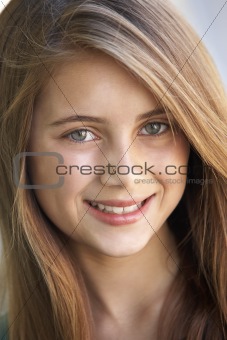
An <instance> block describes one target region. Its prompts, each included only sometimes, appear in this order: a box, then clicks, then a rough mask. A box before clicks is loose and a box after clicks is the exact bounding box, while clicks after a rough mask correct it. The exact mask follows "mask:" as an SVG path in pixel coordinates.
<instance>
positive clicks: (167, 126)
mask: <svg viewBox="0 0 227 340" xmlns="http://www.w3.org/2000/svg"><path fill="white" fill-rule="evenodd" d="M149 124H153V125H154V124H160V125H161V126H163V125H164V126H165V127H166V129H165V130H164V131H163V132H161V133H157V134H155V135H152V134H149V133H147V134H144V135H145V136H152V137H154V138H159V137H160V136H161V135H163V134H165V133H166V132H167V131H168V130H169V124H167V123H163V122H148V123H146V124H145V125H144V126H143V127H142V129H140V131H141V130H143V129H144V128H145V127H146V126H147V125H149ZM78 131H86V133H88V132H89V133H91V134H93V133H92V132H91V131H90V130H88V129H85V128H81V129H76V130H73V131H72V132H70V133H67V134H65V135H63V136H62V137H63V138H65V139H68V141H69V142H72V143H76V144H78V143H81V144H82V143H88V142H90V141H93V140H95V139H91V140H89V141H76V140H74V139H70V138H69V136H70V135H72V134H73V133H74V132H78ZM138 135H139V134H138Z"/></svg>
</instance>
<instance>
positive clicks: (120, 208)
mask: <svg viewBox="0 0 227 340" xmlns="http://www.w3.org/2000/svg"><path fill="white" fill-rule="evenodd" d="M154 197H155V194H153V195H151V196H150V197H148V198H146V199H144V200H134V201H119V200H111V201H110V200H108V201H89V200H85V201H84V202H85V204H86V205H87V206H88V207H89V209H88V213H89V214H90V215H91V216H93V217H95V218H96V219H98V220H100V221H101V222H104V223H105V224H108V225H115V226H119V225H126V224H130V223H134V222H136V221H138V220H139V219H140V218H142V217H143V216H144V213H145V212H146V211H147V210H148V209H149V206H150V203H151V201H153V198H154ZM135 202H136V204H135ZM103 203H105V204H103ZM107 203H108V204H109V205H108V204H107ZM110 204H111V205H110Z"/></svg>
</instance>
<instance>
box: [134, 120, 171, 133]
mask: <svg viewBox="0 0 227 340" xmlns="http://www.w3.org/2000/svg"><path fill="white" fill-rule="evenodd" d="M168 129H169V125H168V124H165V123H159V122H152V123H148V124H146V125H145V126H144V127H143V128H142V129H141V130H140V132H141V131H143V130H145V133H143V134H145V135H152V136H156V135H157V136H158V135H161V134H162V133H164V132H165V131H166V130H168Z"/></svg>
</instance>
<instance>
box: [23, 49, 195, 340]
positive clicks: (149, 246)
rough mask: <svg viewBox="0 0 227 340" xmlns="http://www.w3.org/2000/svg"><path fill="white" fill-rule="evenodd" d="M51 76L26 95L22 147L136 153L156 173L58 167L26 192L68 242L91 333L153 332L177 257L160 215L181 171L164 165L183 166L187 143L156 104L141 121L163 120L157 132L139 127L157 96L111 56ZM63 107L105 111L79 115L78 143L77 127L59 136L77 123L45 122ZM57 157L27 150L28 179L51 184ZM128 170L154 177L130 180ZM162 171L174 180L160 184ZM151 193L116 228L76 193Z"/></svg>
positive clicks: (130, 161)
mask: <svg viewBox="0 0 227 340" xmlns="http://www.w3.org/2000/svg"><path fill="white" fill-rule="evenodd" d="M53 77H54V81H53V80H52V79H50V81H49V82H48V83H47V84H46V86H45V88H43V90H42V92H41V93H40V95H39V97H38V98H37V100H36V103H35V107H34V116H33V123H32V131H31V135H30V142H29V151H36V152H43V151H45V152H48V151H55V152H58V153H60V154H62V156H63V157H64V164H65V165H67V166H69V165H72V164H74V165H75V164H76V165H88V164H89V165H90V166H92V167H93V166H95V165H97V164H99V165H100V164H103V165H106V164H108V161H109V162H110V163H111V164H115V165H116V164H118V162H119V161H120V163H119V165H123V164H124V165H128V166H133V165H135V164H137V165H138V164H141V165H143V164H144V163H145V161H146V162H147V163H149V164H150V165H155V172H156V174H155V175H153V174H151V173H147V174H146V175H145V174H141V175H133V174H132V173H130V174H128V175H127V176H125V175H118V176H117V175H113V176H111V177H110V176H109V174H107V173H105V174H103V175H95V174H94V173H92V174H90V175H82V174H80V173H79V172H78V171H75V172H73V174H72V175H66V176H64V185H63V186H61V187H60V188H57V189H46V190H35V191H34V192H35V195H36V197H37V200H38V202H39V204H40V207H41V209H42V210H43V211H44V212H45V214H46V215H47V216H48V217H49V218H50V219H51V220H52V222H53V223H54V224H55V225H56V226H57V228H59V229H61V230H62V231H63V232H64V233H65V234H67V235H69V236H70V242H69V245H68V247H69V249H70V251H71V252H72V254H73V258H74V259H75V263H78V264H79V266H80V268H81V270H82V272H83V275H84V278H85V283H86V286H87V289H88V296H89V299H90V305H91V312H92V315H93V320H94V325H95V326H94V327H95V337H96V338H97V339H106V338H107V337H108V339H116V338H117V339H126V338H128V339H129V338H130V339H148V338H151V336H152V339H155V332H156V325H157V319H158V315H159V312H160V309H161V306H162V304H163V301H164V299H165V297H166V294H167V292H168V291H169V288H170V285H171V283H172V282H173V280H174V278H175V276H176V273H177V271H178V261H179V260H178V255H177V251H176V244H175V239H174V236H173V235H172V233H171V232H170V230H169V228H168V223H167V218H168V217H169V215H170V214H171V212H172V211H173V210H174V209H175V207H176V206H177V204H178V203H179V201H180V199H181V197H182V195H183V192H184V189H185V181H186V176H185V175H181V174H179V173H176V174H174V175H167V174H165V173H164V172H163V169H165V166H166V165H175V166H176V167H177V168H178V166H180V165H186V164H187V162H188V157H189V150H190V148H189V143H188V141H187V140H186V138H185V137H184V135H183V133H182V132H181V131H180V130H179V129H178V130H177V132H176V134H175V138H173V135H172V132H171V129H170V128H169V127H168V125H165V124H168V119H167V116H166V114H165V113H162V114H158V115H154V116H151V118H150V120H149V122H150V123H155V122H159V123H160V124H163V125H159V127H160V128H161V127H162V130H163V131H164V132H163V133H160V135H159V136H158V137H157V136H154V135H151V134H149V133H148V132H147V130H146V129H145V126H146V124H148V121H147V120H146V119H142V120H140V121H138V122H136V118H137V117H138V116H139V115H140V114H141V113H145V112H148V111H151V110H153V109H155V108H156V106H157V101H156V99H155V97H154V96H153V95H152V94H151V92H150V91H148V90H147V89H146V88H145V87H144V86H143V85H142V84H141V83H139V82H138V80H136V79H135V78H134V77H133V76H132V75H131V74H130V73H128V72H127V71H126V70H125V69H123V68H122V67H121V65H120V64H119V63H117V62H116V61H115V60H113V59H112V58H111V57H108V56H106V55H104V54H101V53H93V54H92V55H89V56H88V55H86V54H84V56H83V58H79V59H77V60H75V61H72V62H70V63H65V64H62V65H61V66H60V67H58V69H57V71H56V72H55V74H54V75H53ZM56 84H57V85H56ZM72 107H73V109H74V110H75V111H76V113H77V114H80V115H89V116H92V117H101V118H106V120H107V122H106V123H105V124H99V123H94V122H84V125H85V126H86V128H87V129H89V131H90V132H91V133H92V135H89V134H88V136H87V137H86V138H87V139H86V140H87V141H86V142H85V143H76V142H75V140H74V141H73V136H74V138H78V135H73V136H72V135H70V136H69V135H68V137H62V136H63V135H66V134H67V133H68V134H69V133H72V132H73V131H75V130H76V129H81V128H84V125H83V124H82V123H81V122H68V123H66V124H64V125H59V126H51V125H50V124H51V123H53V122H54V121H56V120H58V119H61V118H64V117H66V116H69V115H71V114H73V113H74V114H75V112H73V110H72ZM162 130H160V131H162ZM148 131H150V130H148ZM75 136H76V137H75ZM92 138H93V139H95V142H96V143H95V142H94V140H92ZM131 144H132V145H131ZM130 145H131V146H130ZM129 146H130V148H129ZM100 150H101V151H100ZM104 155H105V156H104ZM57 164H58V162H57V160H56V159H55V158H54V157H44V156H43V157H41V156H40V157H32V158H30V159H29V173H30V178H31V181H32V183H34V184H44V183H45V184H53V183H56V182H57V181H58V175H57V174H56V165H57ZM159 172H161V174H159ZM109 177H110V178H109ZM108 178H109V180H108V182H107V183H106V181H107V179H108ZM135 179H137V180H139V179H140V180H141V179H149V180H151V179H152V180H156V182H154V183H149V184H148V183H144V184H142V183H140V184H137V183H135V181H134V180H135ZM166 179H175V180H178V181H179V183H177V184H173V183H167V182H165V180H166ZM105 183H106V184H105ZM104 184H105V186H104ZM154 193H155V198H154V200H153V202H152V204H151V205H150V208H149V210H148V211H147V213H146V214H145V216H142V218H141V219H140V220H139V221H137V222H135V223H132V224H128V225H123V226H120V227H116V226H111V225H107V224H105V223H104V222H101V221H99V220H97V219H96V218H94V217H93V216H92V215H90V213H89V211H87V207H86V206H85V205H84V202H83V200H84V199H89V200H92V199H96V200H107V199H120V200H130V199H137V198H142V199H144V198H146V197H149V196H150V195H152V194H154ZM179 228H180V226H179ZM169 253H171V256H169Z"/></svg>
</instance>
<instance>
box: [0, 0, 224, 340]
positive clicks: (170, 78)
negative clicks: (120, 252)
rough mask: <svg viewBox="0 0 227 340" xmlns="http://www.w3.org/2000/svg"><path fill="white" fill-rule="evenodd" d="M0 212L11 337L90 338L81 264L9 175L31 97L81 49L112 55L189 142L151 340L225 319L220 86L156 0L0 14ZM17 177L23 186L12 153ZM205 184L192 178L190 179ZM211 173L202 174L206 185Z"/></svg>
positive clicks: (206, 60) (212, 334) (192, 40)
mask: <svg viewBox="0 0 227 340" xmlns="http://www.w3.org/2000/svg"><path fill="white" fill-rule="evenodd" d="M0 31H1V40H0V55H1V64H0V67H1V68H0V94H1V95H0V97H1V101H0V145H1V154H0V188H1V190H0V209H1V210H0V213H1V215H0V216H1V221H0V223H1V233H2V239H3V262H4V267H5V271H4V275H5V277H4V282H5V288H4V287H2V292H3V294H5V293H7V294H8V295H7V296H8V320H9V321H8V322H9V326H10V328H9V335H10V339H18V340H25V339H26V340H27V339H32V340H36V339H37V340H38V339H40V340H41V339H42V340H45V339H47V340H49V339H59V340H60V339H70V340H71V339H77V340H91V339H92V338H93V335H92V334H93V333H92V332H93V322H92V316H91V312H90V307H89V301H88V297H87V292H86V288H85V285H84V281H83V277H82V275H81V272H80V268H79V267H78V265H77V264H76V263H75V262H73V261H72V257H71V256H70V253H69V251H68V250H67V238H66V236H65V235H64V234H63V233H62V232H61V231H60V230H58V229H57V228H56V226H54V225H53V224H52V223H51V221H50V220H49V219H48V217H47V216H45V215H44V213H43V212H42V210H41V208H40V206H39V204H38V203H37V201H36V198H35V195H34V192H33V190H24V189H21V188H18V187H17V186H16V185H15V183H14V177H13V176H14V171H13V170H14V169H13V161H12V160H13V159H14V157H15V156H16V155H17V154H19V153H21V152H24V151H26V150H27V149H28V140H29V134H30V129H31V125H32V114H33V107H34V103H35V100H36V98H37V96H38V94H39V93H40V91H41V89H42V86H43V85H44V84H45V82H46V81H47V79H50V78H52V80H54V78H53V76H52V74H53V72H54V70H55V69H56V68H57V67H58V65H60V64H61V63H62V62H64V61H67V60H75V59H76V56H77V53H78V51H80V50H87V51H90V53H92V50H99V51H102V52H104V53H106V54H108V55H110V56H112V57H113V58H115V59H116V60H118V61H119V62H120V63H121V64H122V65H123V66H124V67H125V68H126V69H127V70H129V72H131V73H132V74H133V75H135V76H136V77H137V78H138V81H141V82H142V83H143V84H144V85H145V86H146V87H147V88H148V89H150V91H151V92H152V93H153V94H154V95H155V96H156V97H157V98H158V99H159V101H160V103H161V104H162V105H163V106H164V107H165V108H166V109H167V112H168V115H171V116H172V118H173V119H174V121H175V122H176V124H177V125H178V126H179V127H180V128H181V129H182V130H183V132H184V133H185V135H186V137H187V139H188V141H189V142H190V145H191V153H190V159H189V169H190V171H189V174H188V179H190V180H191V183H188V184H187V186H186V190H185V193H184V196H183V197H182V200H181V201H180V203H179V205H178V206H177V208H176V209H175V210H174V211H173V213H172V214H171V216H170V217H169V219H168V221H169V225H170V228H171V230H172V232H173V233H174V235H175V237H176V239H177V243H178V247H179V252H180V254H181V264H180V269H181V270H179V274H178V275H177V277H176V280H175V282H174V284H173V286H172V289H171V291H170V292H169V295H168V297H167V299H166V303H165V304H164V306H163V309H162V313H161V316H160V320H161V323H160V327H159V338H160V339H168V340H171V339H173V340H178V339H180V338H183V337H185V339H188V340H192V339H193V340H194V339H197V340H202V339H204V338H206V340H207V339H208V340H209V339H210V340H211V339H212V340H213V339H217V340H218V339H223V338H224V337H225V336H226V333H225V331H226V321H227V319H226V318H227V301H226V296H227V267H226V263H227V258H226V240H227V237H226V220H227V216H226V211H227V204H226V202H227V191H226V177H227V174H226V172H227V171H226V168H227V157H226V156H227V154H226V150H227V145H226V137H227V131H226V125H227V124H226V122H227V118H226V108H227V101H226V94H225V92H224V90H223V87H222V85H221V81H220V79H219V76H218V75H217V72H216V69H215V67H214V65H213V62H212V61H211V59H210V57H209V55H208V53H207V51H206V49H205V47H204V46H203V44H202V42H201V41H200V40H199V37H198V36H197V35H196V34H195V33H194V31H193V30H192V29H191V27H190V26H189V25H188V24H187V23H186V22H185V21H184V20H183V19H182V18H181V16H180V15H178V13H177V12H176V11H175V10H174V9H173V8H172V5H170V4H168V2H167V1H162V0H157V1H154V0H127V1H118V0H116V1H111V0H86V1H85V0H84V1H82V0H76V1H70V0H62V1H60V0H59V1H56V0H46V1H44V0H39V1H35V0H34V1H33V0H23V1H19V0H12V1H11V2H10V3H9V5H8V6H7V7H6V9H5V10H4V11H3V12H2V14H1V15H0ZM20 165H21V166H20V174H19V175H20V182H21V183H29V178H28V175H27V172H26V169H27V168H26V161H25V159H24V158H23V159H21V164H20ZM198 178H199V179H202V180H203V185H200V184H197V183H196V180H197V179H198ZM208 180H209V182H208Z"/></svg>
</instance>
